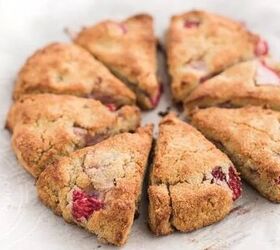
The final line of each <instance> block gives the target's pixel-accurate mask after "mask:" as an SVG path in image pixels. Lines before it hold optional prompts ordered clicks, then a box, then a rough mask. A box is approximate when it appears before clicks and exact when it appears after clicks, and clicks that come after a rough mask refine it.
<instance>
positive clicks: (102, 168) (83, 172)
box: [37, 125, 152, 245]
mask: <svg viewBox="0 0 280 250" xmlns="http://www.w3.org/2000/svg"><path fill="white" fill-rule="evenodd" d="M151 144H152V126H151V125H148V126H146V127H143V128H139V129H138V130H137V131H136V133H134V134H132V133H123V134H119V135H115V136H113V137H110V138H109V139H107V140H104V141H102V142H100V143H98V144H96V145H94V146H91V147H87V148H84V149H81V150H79V151H76V152H74V153H72V154H70V155H69V157H65V158H63V159H61V160H60V161H59V162H58V163H57V164H56V166H50V167H48V168H47V169H46V170H45V171H44V172H43V173H42V174H41V175H40V177H39V179H38V182H37V190H38V194H39V197H40V198H41V200H42V201H43V202H44V203H45V204H46V205H47V206H48V207H50V208H51V209H52V210H53V211H54V212H55V213H56V214H58V215H62V216H63V218H64V219H65V220H66V221H67V222H73V223H76V224H78V225H80V226H82V227H84V228H85V229H87V230H88V231H90V232H92V233H94V234H96V235H97V236H98V238H99V239H101V240H103V241H105V242H108V243H111V244H114V245H123V244H124V243H125V242H126V241H127V238H128V235H129V232H130V230H131V226H132V223H133V219H134V215H135V212H136V209H137V206H138V203H139V201H140V195H141V189H142V182H143V178H144V173H145V169H146V165H147V162H148V156H149V152H150V149H151Z"/></svg>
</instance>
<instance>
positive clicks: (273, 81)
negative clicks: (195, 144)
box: [185, 58, 280, 110]
mask: <svg viewBox="0 0 280 250" xmlns="http://www.w3.org/2000/svg"><path fill="white" fill-rule="evenodd" d="M248 104H250V105H261V106H266V107H269V108H272V109H277V110H280V64H276V63H274V62H272V61H271V60H270V59H268V58H262V59H255V60H251V61H247V62H242V63H239V64H236V65H234V66H232V67H230V68H228V69H227V70H225V71H224V72H223V73H221V74H220V75H218V76H215V77H213V78H211V79H209V80H207V81H205V82H203V83H202V84H201V85H199V86H198V87H197V88H196V89H195V90H194V91H193V92H192V93H191V94H190V95H189V96H188V97H187V98H186V101H185V107H186V108H187V109H189V110H191V109H193V108H194V107H201V108H205V107H209V106H226V107H240V106H245V105H248Z"/></svg>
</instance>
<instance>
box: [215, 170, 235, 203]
mask: <svg viewBox="0 0 280 250" xmlns="http://www.w3.org/2000/svg"><path fill="white" fill-rule="evenodd" d="M211 174H212V176H213V179H212V180H211V183H216V184H219V182H226V183H227V185H228V187H229V188H230V189H231V190H232V199H233V200H236V199H237V198H238V197H239V196H240V195H241V183H240V178H239V176H238V175H237V174H236V172H235V170H234V168H233V167H229V173H228V180H227V178H226V174H225V173H224V172H223V170H222V168H221V167H216V168H214V169H213V170H212V172H211Z"/></svg>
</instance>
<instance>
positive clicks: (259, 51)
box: [255, 38, 269, 56]
mask: <svg viewBox="0 0 280 250" xmlns="http://www.w3.org/2000/svg"><path fill="white" fill-rule="evenodd" d="M268 51H269V47H268V43H267V42H266V41H265V40H263V39H261V38H260V39H259V41H258V43H257V45H256V47H255V55H256V56H265V55H267V54H268Z"/></svg>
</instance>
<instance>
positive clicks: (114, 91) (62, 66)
mask: <svg viewBox="0 0 280 250" xmlns="http://www.w3.org/2000/svg"><path fill="white" fill-rule="evenodd" d="M31 93H34V94H36V93H54V94H70V95H76V96H81V97H89V98H95V99H98V100H100V101H102V102H104V103H114V104H116V105H117V106H120V105H124V104H133V103H134V102H135V95H134V93H133V92H132V91H131V90H130V89H128V88H127V87H126V85H125V84H124V83H122V82H121V81H120V80H118V79H117V78H116V77H115V76H113V75H112V74H111V73H110V71H109V70H108V69H107V68H106V67H105V66H104V65H102V64H101V63H100V62H99V61H97V60H96V59H94V57H93V56H92V55H91V54H90V53H89V52H87V51H86V50H84V49H83V48H81V47H79V46H77V45H74V44H70V43H69V44H67V43H52V44H50V45H48V46H46V47H45V48H43V49H40V50H38V51H36V52H35V53H34V54H33V55H32V56H31V57H30V58H29V59H28V60H27V61H26V63H25V65H24V66H23V67H22V69H21V71H20V72H19V75H18V78H17V81H16V86H15V90H14V98H15V99H18V98H19V97H20V96H21V95H23V94H31Z"/></svg>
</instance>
